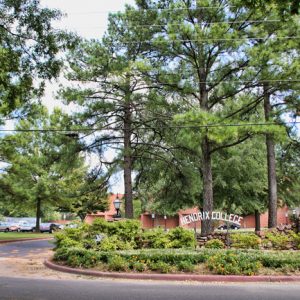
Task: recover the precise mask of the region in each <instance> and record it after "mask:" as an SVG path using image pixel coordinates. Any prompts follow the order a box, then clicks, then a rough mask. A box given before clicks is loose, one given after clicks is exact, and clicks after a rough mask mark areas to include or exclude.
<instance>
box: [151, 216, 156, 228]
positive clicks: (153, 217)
mask: <svg viewBox="0 0 300 300" xmlns="http://www.w3.org/2000/svg"><path fill="white" fill-rule="evenodd" d="M151 218H152V228H154V219H155V214H154V213H152V214H151Z"/></svg>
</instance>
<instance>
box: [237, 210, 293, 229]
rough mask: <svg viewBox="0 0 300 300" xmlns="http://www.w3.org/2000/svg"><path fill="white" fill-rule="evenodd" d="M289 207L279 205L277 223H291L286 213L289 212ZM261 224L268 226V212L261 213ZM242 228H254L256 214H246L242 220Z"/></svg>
mask: <svg viewBox="0 0 300 300" xmlns="http://www.w3.org/2000/svg"><path fill="white" fill-rule="evenodd" d="M288 211H289V209H288V207H286V206H285V207H279V208H278V210H277V225H281V224H286V223H288V224H291V221H290V220H289V219H288V220H287V219H286V214H287V213H288ZM260 226H261V227H268V212H265V213H263V214H261V215H260ZM241 227H242V228H254V227H255V217H254V215H250V216H245V217H244V218H243V220H242V222H241Z"/></svg>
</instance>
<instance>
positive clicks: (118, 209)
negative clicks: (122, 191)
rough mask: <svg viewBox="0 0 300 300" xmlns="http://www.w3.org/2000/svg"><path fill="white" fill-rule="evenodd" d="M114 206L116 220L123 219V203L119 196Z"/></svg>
mask: <svg viewBox="0 0 300 300" xmlns="http://www.w3.org/2000/svg"><path fill="white" fill-rule="evenodd" d="M113 204H114V207H115V209H116V211H117V214H116V218H121V214H120V208H121V204H122V201H121V200H120V199H119V194H117V197H116V199H115V201H114V202H113Z"/></svg>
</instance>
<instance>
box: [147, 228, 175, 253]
mask: <svg viewBox="0 0 300 300" xmlns="http://www.w3.org/2000/svg"><path fill="white" fill-rule="evenodd" d="M141 248H154V249H155V248H170V239H169V237H168V235H167V234H166V233H165V232H164V231H163V229H161V228H155V229H149V230H145V231H143V233H142V235H141Z"/></svg>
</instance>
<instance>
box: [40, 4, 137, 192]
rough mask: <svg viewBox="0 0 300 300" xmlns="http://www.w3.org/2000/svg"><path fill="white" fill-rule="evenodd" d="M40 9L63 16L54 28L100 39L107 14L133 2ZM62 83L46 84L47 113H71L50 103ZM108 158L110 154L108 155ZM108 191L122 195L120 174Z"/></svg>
mask: <svg viewBox="0 0 300 300" xmlns="http://www.w3.org/2000/svg"><path fill="white" fill-rule="evenodd" d="M40 3H41V5H42V6H43V7H48V8H57V9H59V10H60V11H61V12H62V13H64V14H66V15H65V17H64V18H62V19H61V20H60V21H58V22H55V23H53V26H54V27H55V28H59V29H66V30H68V31H75V32H77V33H78V34H79V35H80V36H82V37H84V38H87V39H100V38H101V37H102V36H103V34H104V32H105V30H106V27H107V19H108V15H109V13H110V12H116V11H122V10H124V8H125V4H130V5H134V3H135V1H134V0H110V1H107V0H83V1H82V0H80V1H75V0H40ZM61 83H66V81H65V80H64V79H63V78H62V77H61V78H59V79H58V81H56V82H52V83H51V84H48V85H47V88H46V93H45V97H44V99H43V103H44V104H45V105H46V106H47V107H48V109H49V110H50V111H51V110H53V108H54V107H55V106H58V107H61V108H63V109H64V110H67V111H71V110H73V111H74V109H75V108H74V107H73V106H70V107H66V106H64V105H62V104H60V103H59V101H58V100H54V97H55V95H56V93H57V90H58V88H59V84H61ZM108 155H113V154H112V153H108ZM87 163H88V164H90V165H93V164H95V163H96V159H95V157H91V158H89V159H88V160H87ZM110 185H111V188H110V191H112V192H114V193H124V184H123V174H122V173H118V174H117V175H116V176H114V177H113V178H112V179H111V181H110Z"/></svg>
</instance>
